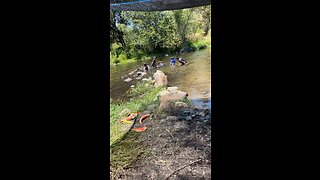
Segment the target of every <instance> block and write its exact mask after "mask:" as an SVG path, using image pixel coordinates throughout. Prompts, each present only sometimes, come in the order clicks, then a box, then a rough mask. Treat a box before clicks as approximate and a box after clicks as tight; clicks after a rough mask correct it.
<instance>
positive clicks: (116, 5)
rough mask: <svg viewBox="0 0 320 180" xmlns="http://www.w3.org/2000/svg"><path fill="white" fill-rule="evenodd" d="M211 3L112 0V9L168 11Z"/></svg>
mask: <svg viewBox="0 0 320 180" xmlns="http://www.w3.org/2000/svg"><path fill="white" fill-rule="evenodd" d="M205 5H211V0H111V1H110V9H112V10H119V11H166V10H176V9H184V8H192V7H198V6H205Z"/></svg>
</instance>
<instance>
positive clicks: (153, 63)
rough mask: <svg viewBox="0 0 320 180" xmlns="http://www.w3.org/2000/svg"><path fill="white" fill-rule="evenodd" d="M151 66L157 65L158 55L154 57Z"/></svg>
mask: <svg viewBox="0 0 320 180" xmlns="http://www.w3.org/2000/svg"><path fill="white" fill-rule="evenodd" d="M151 67H157V63H156V57H155V58H153V61H152V63H151Z"/></svg>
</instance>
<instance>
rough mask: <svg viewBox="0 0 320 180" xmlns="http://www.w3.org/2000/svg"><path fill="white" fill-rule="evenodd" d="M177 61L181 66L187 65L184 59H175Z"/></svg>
mask: <svg viewBox="0 0 320 180" xmlns="http://www.w3.org/2000/svg"><path fill="white" fill-rule="evenodd" d="M177 59H178V61H179V63H180V65H181V66H182V65H185V64H187V63H188V62H187V61H186V60H184V59H182V58H177Z"/></svg>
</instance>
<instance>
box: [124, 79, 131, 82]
mask: <svg viewBox="0 0 320 180" xmlns="http://www.w3.org/2000/svg"><path fill="white" fill-rule="evenodd" d="M124 81H125V82H130V81H132V79H131V78H127V79H125V80H124Z"/></svg>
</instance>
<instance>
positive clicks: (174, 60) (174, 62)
mask: <svg viewBox="0 0 320 180" xmlns="http://www.w3.org/2000/svg"><path fill="white" fill-rule="evenodd" d="M170 64H171V66H176V59H175V58H174V57H171V63H170Z"/></svg>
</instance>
